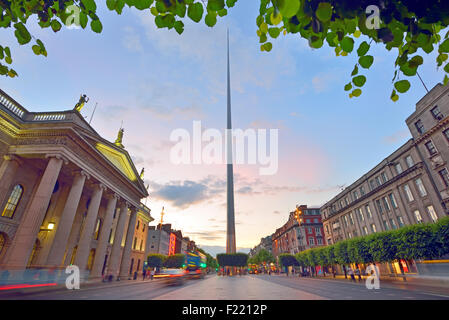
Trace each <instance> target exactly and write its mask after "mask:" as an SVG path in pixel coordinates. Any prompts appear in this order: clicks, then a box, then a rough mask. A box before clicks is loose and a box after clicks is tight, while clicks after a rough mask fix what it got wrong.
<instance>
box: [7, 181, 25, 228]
mask: <svg viewBox="0 0 449 320" xmlns="http://www.w3.org/2000/svg"><path fill="white" fill-rule="evenodd" d="M22 193H23V187H22V186H21V185H20V184H18V185H16V186H15V187H14V188H13V189H12V192H11V195H10V196H9V199H8V202H6V205H5V208H4V209H3V212H2V217H6V218H11V219H12V217H13V215H14V212H16V208H17V205H18V204H19V201H20V199H21V198H22Z"/></svg>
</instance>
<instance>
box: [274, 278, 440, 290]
mask: <svg viewBox="0 0 449 320" xmlns="http://www.w3.org/2000/svg"><path fill="white" fill-rule="evenodd" d="M275 276H279V277H286V275H285V274H282V275H278V274H276V275H275ZM289 278H298V279H310V280H324V281H326V280H327V281H338V282H346V283H352V284H354V285H363V286H364V285H365V282H366V278H367V277H366V276H362V280H361V281H359V279H358V276H356V282H355V283H354V282H353V281H351V278H350V276H349V275H348V278H347V279H345V276H344V275H336V276H335V278H334V277H333V276H332V274H329V275H326V277H324V276H318V277H299V276H298V275H296V274H295V275H294V276H292V275H289ZM405 278H406V281H404V280H403V277H402V276H381V277H380V279H379V280H380V287H381V288H382V287H388V288H399V289H408V290H416V291H423V292H424V291H429V292H435V293H437V294H444V295H449V279H448V278H447V277H432V276H416V275H407V276H406V277H405Z"/></svg>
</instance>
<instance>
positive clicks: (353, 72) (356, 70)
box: [351, 65, 359, 77]
mask: <svg viewBox="0 0 449 320" xmlns="http://www.w3.org/2000/svg"><path fill="white" fill-rule="evenodd" d="M357 73H359V67H358V66H357V65H355V66H354V69H353V70H352V72H351V76H352V77H353V76H355V75H356V74H357Z"/></svg>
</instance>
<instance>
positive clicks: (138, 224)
mask: <svg viewBox="0 0 449 320" xmlns="http://www.w3.org/2000/svg"><path fill="white" fill-rule="evenodd" d="M139 227H140V220H137V227H136V229H139Z"/></svg>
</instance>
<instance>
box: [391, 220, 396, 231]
mask: <svg viewBox="0 0 449 320" xmlns="http://www.w3.org/2000/svg"><path fill="white" fill-rule="evenodd" d="M390 224H391V227H392V228H393V229H397V228H398V227H397V226H396V222H394V220H393V219H390Z"/></svg>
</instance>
